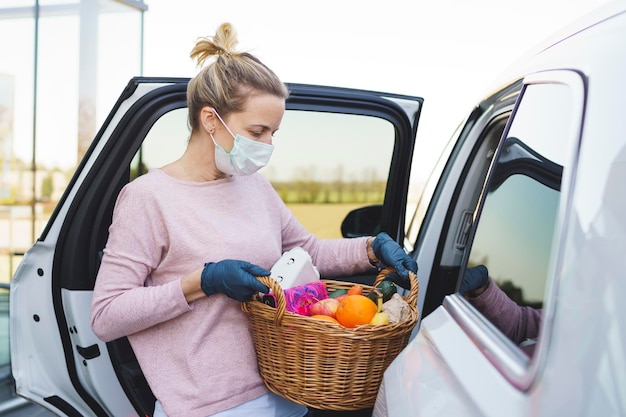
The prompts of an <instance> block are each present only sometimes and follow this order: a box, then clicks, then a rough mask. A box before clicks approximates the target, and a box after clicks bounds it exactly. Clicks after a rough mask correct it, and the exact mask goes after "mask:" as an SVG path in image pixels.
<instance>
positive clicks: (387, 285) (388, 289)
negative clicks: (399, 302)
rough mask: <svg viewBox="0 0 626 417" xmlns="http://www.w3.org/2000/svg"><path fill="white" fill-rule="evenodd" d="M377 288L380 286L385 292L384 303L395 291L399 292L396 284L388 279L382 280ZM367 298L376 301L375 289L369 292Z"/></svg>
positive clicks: (383, 292) (382, 291)
mask: <svg viewBox="0 0 626 417" xmlns="http://www.w3.org/2000/svg"><path fill="white" fill-rule="evenodd" d="M376 288H378V289H379V290H380V292H381V293H382V294H383V303H384V302H385V301H387V300H389V299H390V298H391V297H392V296H393V295H394V294H395V293H397V292H398V289H397V288H396V284H394V283H393V282H391V281H387V280H384V281H382V282H381V283H380V284H378V285H377V286H376ZM367 298H369V299H370V300H372V301H373V302H376V294H375V293H374V291H371V292H370V293H369V294H367Z"/></svg>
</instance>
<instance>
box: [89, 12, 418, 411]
mask: <svg viewBox="0 0 626 417" xmlns="http://www.w3.org/2000/svg"><path fill="white" fill-rule="evenodd" d="M236 43H237V39H236V35H235V33H234V30H233V28H232V27H231V26H230V25H229V24H223V25H222V26H220V28H219V29H218V31H217V33H216V35H215V36H214V37H213V38H207V39H201V40H200V41H199V42H198V43H197V44H196V46H195V48H194V49H193V51H192V57H193V58H197V59H198V62H199V64H202V63H203V62H204V61H205V60H206V59H208V58H212V57H215V56H216V57H217V58H216V60H215V61H214V62H212V63H211V64H210V65H208V66H206V67H205V68H203V69H202V70H201V71H200V72H199V74H198V75H197V76H196V77H195V78H194V79H192V80H191V81H190V83H189V86H188V92H187V101H188V107H189V124H190V126H191V129H192V131H191V136H190V138H189V142H188V145H187V149H186V151H185V153H184V154H183V156H182V157H181V158H180V159H178V160H176V161H175V162H173V163H171V164H169V165H166V166H164V167H163V168H160V169H152V170H150V172H148V173H147V174H145V175H143V176H141V177H139V178H137V179H136V180H134V181H132V182H131V183H129V184H128V185H126V186H125V187H124V188H123V189H122V191H121V192H120V195H119V197H118V200H117V203H116V206H115V210H114V213H113V221H112V224H111V227H110V229H109V239H108V241H107V245H106V248H105V249H104V257H103V259H102V264H101V267H100V270H99V272H98V276H97V279H96V285H95V288H94V294H93V302H92V313H91V319H92V327H93V330H94V332H95V334H96V335H98V337H100V338H101V339H102V340H104V341H110V340H113V339H116V338H119V337H123V336H128V340H129V341H130V343H131V345H132V347H133V350H134V352H135V355H136V357H137V360H138V361H139V364H140V366H141V369H142V371H143V373H144V375H145V377H146V379H147V381H148V383H149V384H150V388H151V389H152V392H153V393H154V395H155V396H156V398H157V400H158V401H157V403H156V405H155V417H156V416H159V417H163V416H169V417H206V416H209V415H210V416H220V417H224V416H235V415H236V416H258V417H262V416H275V417H292V416H293V417H300V416H303V415H304V414H306V413H307V410H306V407H303V406H300V405H298V404H294V403H292V402H290V401H287V400H285V399H283V398H281V397H279V396H276V395H274V394H272V393H270V392H269V391H268V390H267V388H266V387H265V385H264V384H263V381H262V380H261V377H260V375H259V371H258V366H257V362H256V353H255V350H254V346H253V342H252V338H251V334H250V330H249V323H248V319H247V316H246V315H245V314H244V313H243V312H242V311H241V308H240V303H239V302H238V301H243V300H247V299H249V298H250V297H251V296H252V294H254V293H257V292H259V291H263V292H267V290H268V288H267V287H266V286H265V285H263V284H261V283H260V282H259V281H258V280H257V279H256V278H255V276H265V275H269V274H270V271H268V270H267V269H266V268H270V267H271V266H272V265H273V264H274V263H275V262H276V261H277V260H278V259H279V258H280V257H281V255H282V253H283V252H284V251H287V250H289V249H292V248H294V247H298V246H299V247H302V248H303V249H304V250H306V251H307V252H308V253H309V254H310V255H311V257H312V258H313V261H314V263H315V265H316V266H317V268H318V270H319V272H320V273H321V274H322V275H323V276H325V277H332V276H336V275H349V274H354V273H357V272H361V271H366V270H368V269H372V268H373V266H372V264H373V263H376V262H377V261H378V260H380V261H382V262H384V263H385V264H386V265H389V266H392V267H395V269H396V271H397V272H398V273H399V274H401V275H403V277H404V278H406V279H407V280H408V272H407V269H410V270H412V271H413V272H416V271H417V265H416V263H415V261H414V260H413V259H412V258H410V257H408V256H407V255H406V253H405V252H404V251H403V250H402V249H401V248H400V246H399V245H398V244H397V243H396V242H394V241H393V240H391V238H390V237H389V236H387V235H386V234H384V233H381V234H379V235H378V236H377V237H376V238H372V237H369V238H368V237H363V238H355V239H334V240H324V239H317V238H316V237H315V236H313V235H311V234H310V233H308V232H307V231H306V230H305V229H304V228H303V227H302V226H301V225H300V224H299V223H298V221H297V220H296V219H295V218H294V217H293V215H292V214H291V212H290V211H289V209H288V208H287V207H286V206H285V205H284V203H283V202H282V201H281V199H280V198H279V196H278V195H277V194H276V192H275V191H274V189H273V188H272V186H271V185H270V184H269V182H267V180H265V179H264V178H263V176H261V175H260V174H258V173H256V171H257V170H258V169H260V168H261V167H262V166H264V165H265V164H266V163H267V161H268V160H269V157H270V155H271V153H272V149H273V145H272V135H273V134H274V132H276V130H278V128H279V125H280V123H281V120H282V117H283V114H284V111H285V100H286V97H287V94H288V93H287V89H286V87H285V86H284V84H283V83H282V82H280V80H279V79H278V78H277V77H276V75H275V74H274V73H273V72H272V71H271V70H269V69H268V68H267V67H266V66H265V65H264V64H262V63H261V62H260V61H259V60H258V59H257V58H255V57H254V56H252V55H250V54H247V53H238V52H236V51H234V50H233V47H234V46H235V45H236ZM242 258H243V259H245V261H243V260H239V259H242ZM277 354H280V352H277Z"/></svg>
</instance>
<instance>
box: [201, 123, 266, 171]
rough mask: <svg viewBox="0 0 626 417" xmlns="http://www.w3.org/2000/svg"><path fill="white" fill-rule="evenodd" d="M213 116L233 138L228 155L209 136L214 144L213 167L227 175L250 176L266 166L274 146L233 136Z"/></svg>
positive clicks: (240, 136)
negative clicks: (233, 141)
mask: <svg viewBox="0 0 626 417" xmlns="http://www.w3.org/2000/svg"><path fill="white" fill-rule="evenodd" d="M215 115H216V116H217V118H218V119H220V121H221V122H222V124H223V125H224V127H225V128H226V130H228V133H230V134H231V136H232V137H233V138H235V143H234V145H233V149H231V151H230V153H229V152H226V150H224V148H222V147H221V146H220V145H218V144H217V142H215V138H214V137H213V135H211V140H212V141H213V144H215V165H216V166H217V169H219V170H220V171H221V172H223V173H224V174H227V175H250V174H254V173H255V172H257V171H258V170H259V169H261V168H263V167H264V166H265V165H267V163H268V162H269V160H270V157H271V156H272V152H273V151H274V145H270V144H268V143H262V142H257V141H255V140H252V139H248V138H247V137H245V136H242V135H234V134H233V132H232V131H231V130H230V129H229V128H228V126H226V123H224V120H222V118H221V117H220V115H219V114H217V112H215Z"/></svg>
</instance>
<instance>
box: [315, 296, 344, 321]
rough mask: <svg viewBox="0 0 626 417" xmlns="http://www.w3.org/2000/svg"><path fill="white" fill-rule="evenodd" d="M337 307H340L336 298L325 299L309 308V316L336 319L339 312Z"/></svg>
mask: <svg viewBox="0 0 626 417" xmlns="http://www.w3.org/2000/svg"><path fill="white" fill-rule="evenodd" d="M337 307H339V300H337V299H336V298H325V299H323V300H319V301H317V302H315V303H313V304H312V305H311V307H310V308H309V316H313V315H316V314H318V315H319V314H321V315H324V316H329V317H333V318H334V317H335V313H336V312H337Z"/></svg>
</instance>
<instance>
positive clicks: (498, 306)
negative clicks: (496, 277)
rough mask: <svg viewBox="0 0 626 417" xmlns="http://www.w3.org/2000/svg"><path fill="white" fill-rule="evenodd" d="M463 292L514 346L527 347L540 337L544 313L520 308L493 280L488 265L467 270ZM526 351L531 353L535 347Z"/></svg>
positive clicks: (523, 307)
mask: <svg viewBox="0 0 626 417" xmlns="http://www.w3.org/2000/svg"><path fill="white" fill-rule="evenodd" d="M460 292H461V294H463V295H465V296H466V298H467V300H468V301H469V302H470V303H471V304H472V305H473V306H474V307H475V308H476V309H477V310H478V311H480V312H481V313H482V314H483V315H484V316H485V317H487V318H488V319H489V321H491V322H492V323H493V324H494V325H495V326H496V327H497V328H498V329H499V330H500V331H501V332H502V333H504V334H505V335H506V336H507V337H508V338H509V339H511V340H512V341H513V342H515V343H517V344H524V345H525V344H526V343H527V341H528V340H529V339H531V340H533V339H536V338H537V337H538V336H539V329H540V325H541V309H535V308H532V307H528V306H519V305H518V304H516V303H515V302H514V301H513V300H511V299H510V298H509V297H508V296H507V295H506V294H505V293H504V291H502V290H501V289H500V287H498V285H497V284H496V283H495V282H493V280H492V279H491V278H490V277H489V271H488V270H487V267H485V265H479V266H475V267H473V268H467V269H466V270H465V275H464V277H463V283H462V285H461V289H460ZM524 350H525V351H526V352H527V353H530V352H531V351H532V347H529V348H525V349H524Z"/></svg>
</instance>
